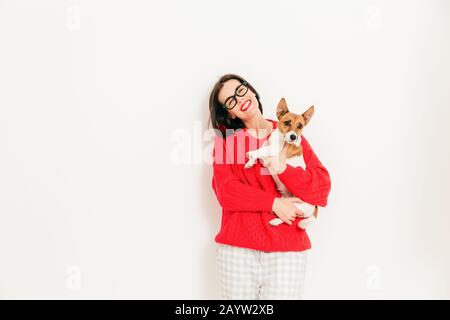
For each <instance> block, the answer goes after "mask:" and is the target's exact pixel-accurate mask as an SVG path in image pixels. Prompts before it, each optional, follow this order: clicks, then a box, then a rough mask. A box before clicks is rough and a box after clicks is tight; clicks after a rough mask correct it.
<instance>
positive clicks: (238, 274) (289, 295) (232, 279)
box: [216, 244, 307, 300]
mask: <svg viewBox="0 0 450 320" xmlns="http://www.w3.org/2000/svg"><path fill="white" fill-rule="evenodd" d="M216 262H217V267H218V271H219V279H220V284H221V289H222V299H245V300H257V299H273V300H280V299H284V300H288V299H301V297H302V293H303V285H304V281H305V273H306V262H307V252H306V251H288V252H265V251H259V250H253V249H247V248H241V247H235V246H230V245H225V244H218V247H217V253H216Z"/></svg>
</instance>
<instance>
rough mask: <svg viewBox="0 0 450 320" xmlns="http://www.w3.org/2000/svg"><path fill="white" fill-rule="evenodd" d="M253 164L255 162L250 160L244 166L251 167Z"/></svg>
mask: <svg viewBox="0 0 450 320" xmlns="http://www.w3.org/2000/svg"><path fill="white" fill-rule="evenodd" d="M254 164H255V162H254V161H251V160H250V161H248V162H247V163H246V164H245V166H244V168H245V169H248V168H251V167H253V165H254Z"/></svg>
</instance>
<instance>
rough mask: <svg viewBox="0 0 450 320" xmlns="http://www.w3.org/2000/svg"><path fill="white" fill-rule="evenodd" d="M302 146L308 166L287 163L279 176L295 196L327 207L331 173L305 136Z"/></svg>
mask: <svg viewBox="0 0 450 320" xmlns="http://www.w3.org/2000/svg"><path fill="white" fill-rule="evenodd" d="M302 148H303V158H304V160H305V164H306V168H305V169H303V168H302V167H293V166H290V165H288V164H287V165H286V169H285V170H284V171H283V172H282V173H280V174H279V175H278V177H279V178H280V180H281V182H283V183H284V185H285V186H286V188H287V189H288V190H289V191H290V192H292V194H293V195H294V196H296V197H298V198H300V199H302V200H303V201H306V202H308V203H310V204H312V205H315V206H321V207H325V206H326V205H327V199H328V195H329V193H330V190H331V179H330V174H329V173H328V170H327V169H326V168H325V167H324V166H323V165H322V163H321V162H320V160H319V159H318V158H317V156H316V154H315V153H314V151H313V150H312V148H311V146H310V145H309V143H308V141H307V140H306V139H305V137H303V136H302Z"/></svg>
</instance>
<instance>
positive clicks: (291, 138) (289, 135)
mask: <svg viewBox="0 0 450 320" xmlns="http://www.w3.org/2000/svg"><path fill="white" fill-rule="evenodd" d="M297 139H298V136H297V134H296V133H295V132H292V131H290V132H288V133H286V135H285V140H286V141H287V142H288V143H294V142H295V141H297Z"/></svg>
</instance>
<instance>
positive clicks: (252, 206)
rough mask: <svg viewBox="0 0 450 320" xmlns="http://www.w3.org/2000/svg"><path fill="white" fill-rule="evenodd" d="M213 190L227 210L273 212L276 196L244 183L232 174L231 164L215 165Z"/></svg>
mask: <svg viewBox="0 0 450 320" xmlns="http://www.w3.org/2000/svg"><path fill="white" fill-rule="evenodd" d="M213 171H214V173H213V179H212V188H213V190H214V192H215V194H216V197H217V200H218V201H219V203H220V205H221V206H222V208H223V209H225V210H231V211H267V212H271V211H272V206H273V202H274V200H275V198H276V196H275V195H274V194H272V193H270V192H267V191H264V190H262V189H259V188H256V187H253V186H249V185H246V184H244V183H242V182H241V181H240V180H239V179H238V178H237V177H236V176H235V174H234V173H233V172H232V170H231V165H230V164H218V163H215V162H214V163H213Z"/></svg>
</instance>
